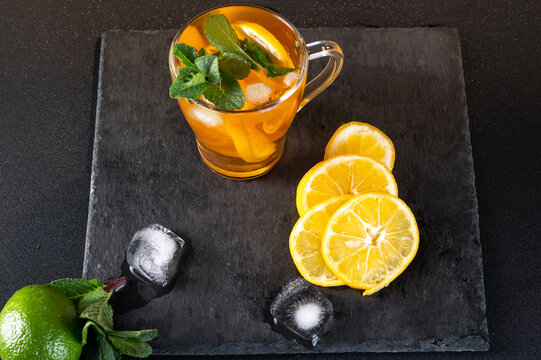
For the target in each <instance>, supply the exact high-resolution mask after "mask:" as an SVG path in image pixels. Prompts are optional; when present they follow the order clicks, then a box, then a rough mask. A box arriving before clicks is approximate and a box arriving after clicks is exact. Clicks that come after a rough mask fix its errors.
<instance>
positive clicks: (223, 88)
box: [203, 70, 244, 110]
mask: <svg viewBox="0 0 541 360" xmlns="http://www.w3.org/2000/svg"><path fill="white" fill-rule="evenodd" d="M220 74H221V76H222V81H221V83H220V85H215V84H210V85H209V86H208V88H207V90H206V91H205V92H204V94H203V95H204V96H205V98H206V99H207V100H208V101H210V102H211V103H213V104H214V105H216V106H217V107H219V108H222V109H225V110H237V109H240V108H242V107H243V106H244V94H243V93H242V89H241V88H240V85H239V83H238V82H237V79H235V77H234V76H233V75H231V73H229V72H227V71H223V70H222V71H220Z"/></svg>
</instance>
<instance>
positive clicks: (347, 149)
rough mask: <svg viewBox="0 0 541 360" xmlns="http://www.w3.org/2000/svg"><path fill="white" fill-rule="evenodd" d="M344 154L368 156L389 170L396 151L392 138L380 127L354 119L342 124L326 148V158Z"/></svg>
mask: <svg viewBox="0 0 541 360" xmlns="http://www.w3.org/2000/svg"><path fill="white" fill-rule="evenodd" d="M344 154H355V155H361V156H368V157H369V158H372V159H374V160H376V161H379V162H380V163H382V164H383V165H385V166H387V168H388V169H389V170H392V169H393V166H394V158H395V151H394V146H393V142H392V141H391V139H389V137H387V135H385V134H384V133H383V132H382V131H381V130H379V129H378V128H375V127H373V126H372V125H369V124H365V123H362V122H357V121H352V122H349V123H347V124H344V125H342V126H340V127H339V128H338V130H336V132H335V133H334V135H333V136H332V138H331V140H330V141H329V143H328V144H327V147H326V148H325V159H329V158H331V157H333V156H336V155H344Z"/></svg>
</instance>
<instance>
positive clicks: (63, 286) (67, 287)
mask: <svg viewBox="0 0 541 360" xmlns="http://www.w3.org/2000/svg"><path fill="white" fill-rule="evenodd" d="M49 286H52V287H54V288H55V289H57V290H58V291H60V292H61V293H62V294H64V295H66V296H67V297H68V298H69V299H70V300H71V301H73V303H74V304H75V306H77V305H79V301H81V299H82V298H83V297H84V296H85V295H86V294H88V293H90V292H92V291H94V290H96V289H97V288H100V287H103V284H102V283H100V282H99V281H98V279H92V280H85V279H59V280H55V281H53V282H51V283H49Z"/></svg>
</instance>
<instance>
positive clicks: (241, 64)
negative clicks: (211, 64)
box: [218, 52, 251, 80]
mask: <svg viewBox="0 0 541 360" xmlns="http://www.w3.org/2000/svg"><path fill="white" fill-rule="evenodd" d="M218 66H219V67H220V69H221V70H225V71H227V72H230V73H231V74H232V75H233V76H235V77H236V78H237V79H239V80H240V79H244V78H245V77H247V76H248V75H249V74H250V68H251V67H250V62H249V61H248V60H245V59H244V58H243V57H242V56H239V55H237V54H233V53H228V52H224V53H220V54H219V55H218Z"/></svg>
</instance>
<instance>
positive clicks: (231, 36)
mask: <svg viewBox="0 0 541 360" xmlns="http://www.w3.org/2000/svg"><path fill="white" fill-rule="evenodd" d="M205 36H206V38H207V40H208V42H209V43H210V44H211V45H213V46H214V47H216V48H217V49H219V50H221V51H223V52H229V53H233V54H236V55H238V56H241V57H242V58H244V59H245V60H247V61H249V62H250V63H252V64H253V65H254V66H255V67H256V68H260V65H259V64H258V63H257V62H255V60H254V59H252V58H251V57H250V55H248V54H247V53H246V52H245V51H244V50H243V48H242V45H241V42H240V40H239V38H238V37H237V34H236V33H235V30H233V27H232V26H231V24H230V23H229V20H227V18H226V17H225V16H224V15H223V14H219V15H213V16H211V17H209V18H208V19H207V21H205Z"/></svg>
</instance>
